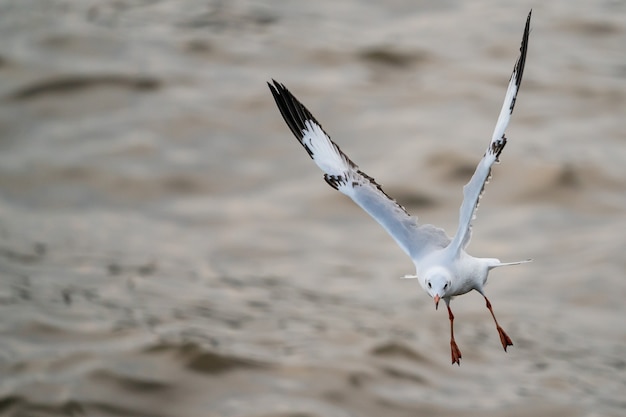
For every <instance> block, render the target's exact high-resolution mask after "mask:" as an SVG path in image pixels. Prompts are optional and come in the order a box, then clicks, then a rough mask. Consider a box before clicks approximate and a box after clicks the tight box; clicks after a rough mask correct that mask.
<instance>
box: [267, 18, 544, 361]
mask: <svg viewBox="0 0 626 417" xmlns="http://www.w3.org/2000/svg"><path fill="white" fill-rule="evenodd" d="M531 14H532V10H531V11H530V12H529V13H528V17H527V19H526V26H525V28H524V35H523V37H522V44H521V47H520V55H519V58H518V59H517V61H516V63H515V66H514V68H513V74H512V75H511V79H510V81H509V85H508V88H507V91H506V95H505V98H504V104H503V105H502V109H501V111H500V115H499V117H498V120H497V122H496V127H495V129H494V132H493V136H492V138H491V141H490V142H489V145H488V147H487V150H486V151H485V154H484V155H483V157H482V159H481V160H480V162H479V163H478V166H477V167H476V170H475V171H474V174H473V175H472V178H471V179H470V180H469V182H468V183H467V184H466V185H465V186H464V187H463V203H462V204H461V208H460V215H459V225H458V228H457V230H456V234H455V235H454V237H453V238H450V237H448V235H447V234H446V232H445V231H444V230H443V229H441V228H439V227H436V226H433V225H431V224H418V222H417V218H416V217H412V216H411V215H410V214H409V213H408V212H407V211H406V210H405V209H404V207H402V206H401V205H400V204H398V203H397V202H396V201H395V200H394V199H392V198H391V197H389V196H388V195H387V194H386V193H385V192H384V191H383V189H382V188H381V186H380V185H379V184H378V183H376V181H375V180H374V178H372V177H370V176H369V175H367V174H366V173H365V172H363V171H361V170H360V169H359V167H358V166H357V165H356V164H355V163H354V162H352V160H351V159H350V158H348V156H347V155H346V154H345V153H343V152H342V151H341V149H340V148H339V146H337V144H335V142H333V141H332V140H331V139H330V136H328V134H326V132H325V131H324V130H323V129H322V125H321V124H320V123H319V122H318V121H317V120H316V119H315V117H313V115H312V114H311V112H310V111H309V110H307V108H306V107H304V105H303V104H302V103H300V102H299V101H298V100H297V99H296V98H295V97H294V96H293V94H291V92H290V91H289V90H288V89H287V88H286V87H285V86H284V85H283V84H281V83H279V82H277V81H276V80H273V79H272V83H269V82H268V83H267V84H268V86H269V88H270V91H271V92H272V95H273V96H274V100H275V101H276V105H277V106H278V109H279V110H280V113H281V115H282V117H283V119H284V120H285V122H286V123H287V126H289V129H290V130H291V132H292V133H293V134H294V135H295V137H296V138H297V139H298V141H299V142H300V143H301V144H302V146H304V149H305V150H306V151H307V153H308V154H309V156H310V157H311V158H312V159H313V161H314V162H315V163H316V164H317V166H318V167H319V168H320V169H321V170H322V171H323V172H324V180H325V181H326V182H327V183H328V185H330V186H331V187H333V188H334V189H335V190H337V191H340V192H342V193H343V194H345V195H347V196H348V197H350V198H351V199H352V200H353V201H354V202H355V203H356V204H357V205H359V206H360V207H361V208H362V209H363V210H365V211H366V212H367V213H368V214H369V215H370V216H372V217H373V218H374V220H376V221H377V222H378V223H379V224H380V225H381V226H382V227H383V228H384V229H385V230H386V231H387V233H389V234H390V235H391V237H392V238H393V239H394V240H395V241H396V243H397V244H398V245H399V246H400V248H402V250H403V251H404V252H405V253H406V254H407V255H408V256H409V257H410V258H411V260H412V261H413V263H414V265H415V274H414V275H405V276H404V277H403V278H416V279H417V280H418V281H419V283H420V285H421V286H422V288H423V289H424V290H425V291H426V292H427V293H428V294H429V295H430V296H431V297H432V298H433V300H434V302H435V309H437V307H438V306H439V301H440V300H444V301H445V303H446V306H447V308H448V318H449V320H450V350H451V357H452V364H453V365H454V364H455V363H456V364H457V365H460V364H461V351H460V350H459V347H458V346H457V344H456V341H455V340H454V315H453V314H452V310H451V309H450V301H451V300H452V297H454V296H457V295H462V294H465V293H468V292H470V291H472V290H475V291H478V292H479V293H480V294H481V295H482V296H483V297H484V299H485V302H486V306H487V308H488V309H489V312H490V313H491V316H492V317H493V320H494V322H495V325H496V329H497V331H498V335H499V336H500V342H501V343H502V347H503V348H504V351H505V352H506V350H507V347H508V346H512V345H513V342H512V341H511V338H510V337H509V336H508V335H507V334H506V333H505V332H504V330H503V329H502V327H500V325H499V324H498V320H497V319H496V316H495V314H494V312H493V309H492V307H491V303H490V302H489V299H488V298H487V296H486V295H485V292H484V290H483V288H484V286H485V284H486V282H487V275H488V274H489V271H490V270H492V269H494V268H497V267H500V266H508V265H518V264H522V263H526V262H530V261H531V260H530V259H527V260H524V261H518V262H500V260H498V259H495V258H476V257H473V256H471V255H469V254H468V253H467V252H466V251H465V248H466V247H467V245H468V243H469V241H470V238H471V234H472V220H473V219H474V218H475V211H476V208H477V207H478V203H479V200H480V197H481V195H482V194H483V191H484V188H485V184H487V182H488V181H489V179H490V178H491V167H492V165H493V164H494V163H499V157H500V154H501V153H502V150H503V149H504V147H505V145H506V143H507V138H506V136H505V134H504V133H505V130H506V128H507V126H508V124H509V120H510V119H511V114H512V113H513V107H514V106H515V99H516V97H517V92H518V90H519V87H520V84H521V82H522V74H523V73H524V64H525V62H526V52H527V49H528V35H529V32H530V29H529V28H530V18H531Z"/></svg>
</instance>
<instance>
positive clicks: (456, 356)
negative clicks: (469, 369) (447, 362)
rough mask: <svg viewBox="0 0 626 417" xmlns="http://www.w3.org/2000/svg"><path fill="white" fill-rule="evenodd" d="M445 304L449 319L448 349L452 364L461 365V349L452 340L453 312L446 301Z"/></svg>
mask: <svg viewBox="0 0 626 417" xmlns="http://www.w3.org/2000/svg"><path fill="white" fill-rule="evenodd" d="M446 301H447V299H446ZM446 306H447V307H448V318H449V319H450V351H451V353H452V364H453V365H454V364H455V363H456V364H457V365H459V366H461V351H460V350H459V347H458V346H457V345H456V342H455V341H454V314H452V310H450V304H449V303H446Z"/></svg>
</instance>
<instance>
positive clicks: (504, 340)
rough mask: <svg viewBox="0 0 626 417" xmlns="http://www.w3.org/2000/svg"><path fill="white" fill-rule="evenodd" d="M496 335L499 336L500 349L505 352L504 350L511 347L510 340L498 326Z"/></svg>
mask: <svg viewBox="0 0 626 417" xmlns="http://www.w3.org/2000/svg"><path fill="white" fill-rule="evenodd" d="M498 334H499V335H500V342H502V347H503V348H504V351H505V352H506V348H507V347H508V346H513V342H512V341H511V338H510V337H509V336H508V335H507V334H506V333H504V330H502V327H500V326H498Z"/></svg>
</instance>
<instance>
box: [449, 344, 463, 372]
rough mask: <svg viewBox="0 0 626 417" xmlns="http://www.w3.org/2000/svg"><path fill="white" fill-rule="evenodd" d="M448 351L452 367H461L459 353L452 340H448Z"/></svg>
mask: <svg viewBox="0 0 626 417" xmlns="http://www.w3.org/2000/svg"><path fill="white" fill-rule="evenodd" d="M450 351H451V352H452V365H454V364H455V363H456V364H457V365H459V366H461V351H460V350H459V347H458V346H457V345H456V342H455V341H454V340H450Z"/></svg>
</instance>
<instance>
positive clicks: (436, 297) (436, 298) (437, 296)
mask: <svg viewBox="0 0 626 417" xmlns="http://www.w3.org/2000/svg"><path fill="white" fill-rule="evenodd" d="M433 298H434V299H435V310H437V308H438V307H439V300H440V299H441V298H440V297H439V294H437V295H435V296H434V297H433Z"/></svg>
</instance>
